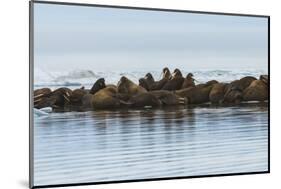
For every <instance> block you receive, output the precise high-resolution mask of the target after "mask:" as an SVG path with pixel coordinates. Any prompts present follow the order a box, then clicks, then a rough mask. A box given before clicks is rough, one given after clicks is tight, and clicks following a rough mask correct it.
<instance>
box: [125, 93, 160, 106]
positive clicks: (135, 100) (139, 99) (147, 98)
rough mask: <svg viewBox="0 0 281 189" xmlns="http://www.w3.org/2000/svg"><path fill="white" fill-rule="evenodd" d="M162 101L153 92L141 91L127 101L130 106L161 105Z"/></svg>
mask: <svg viewBox="0 0 281 189" xmlns="http://www.w3.org/2000/svg"><path fill="white" fill-rule="evenodd" d="M161 104H162V103H161V101H160V100H159V99H158V98H157V97H156V96H155V95H153V94H151V93H140V94H137V95H135V96H132V97H131V98H130V99H129V101H127V102H126V105H127V106H128V107H136V108H137V107H138V108H140V107H152V108H153V107H159V106H161Z"/></svg>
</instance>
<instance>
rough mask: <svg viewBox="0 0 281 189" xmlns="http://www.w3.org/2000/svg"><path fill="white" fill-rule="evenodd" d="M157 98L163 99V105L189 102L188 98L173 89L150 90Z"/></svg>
mask: <svg viewBox="0 0 281 189" xmlns="http://www.w3.org/2000/svg"><path fill="white" fill-rule="evenodd" d="M149 93H151V94H153V95H154V96H155V97H156V98H158V99H159V100H160V101H161V104H162V105H164V106H165V105H167V106H169V105H184V104H187V101H186V98H183V97H180V96H178V95H176V94H175V93H173V92H171V91H166V90H158V91H150V92H149Z"/></svg>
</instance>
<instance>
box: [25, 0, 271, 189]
mask: <svg viewBox="0 0 281 189" xmlns="http://www.w3.org/2000/svg"><path fill="white" fill-rule="evenodd" d="M34 4H49V5H50V4H52V5H66V6H84V7H100V8H115V9H130V10H145V11H163V12H178V13H193V14H210V15H224V16H241V17H257V18H267V25H268V35H267V40H268V43H267V46H268V48H267V49H268V51H267V55H268V76H269V80H268V86H269V87H268V109H269V111H268V156H267V157H268V168H267V171H257V172H241V173H226V174H209V175H196V176H180V177H163V178H150V179H132V180H117V181H102V182H85V183H69V184H51V185H37V186H35V185H34V130H33V126H34V122H33V84H34V80H33V79H34V78H33V76H34V69H33V68H34ZM268 173H270V16H269V15H258V14H240V13H226V12H209V11H195V10H182V9H164V8H149V7H133V6H120V5H103V4H89V3H71V2H58V1H41V0H30V1H29V188H31V189H33V188H53V187H69V186H85V185H98V184H116V183H131V182H145V181H161V180H175V179H191V178H209V177H224V176H239V175H257V174H268Z"/></svg>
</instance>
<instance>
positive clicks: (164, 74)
mask: <svg viewBox="0 0 281 189" xmlns="http://www.w3.org/2000/svg"><path fill="white" fill-rule="evenodd" d="M161 75H162V78H161V80H159V81H155V82H154V83H153V84H152V85H151V88H150V90H151V91H152V90H160V89H162V88H163V86H164V85H165V84H166V83H167V82H168V81H169V79H170V78H171V77H172V76H171V72H170V70H169V68H167V67H165V68H163V70H162V74H161Z"/></svg>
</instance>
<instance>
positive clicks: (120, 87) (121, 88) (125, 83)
mask: <svg viewBox="0 0 281 189" xmlns="http://www.w3.org/2000/svg"><path fill="white" fill-rule="evenodd" d="M117 92H118V93H125V94H128V95H130V96H133V95H137V94H140V93H146V92H147V90H146V89H145V88H143V87H141V86H139V85H136V84H135V83H134V82H132V81H131V80H129V79H128V78H126V77H125V76H122V77H121V79H120V81H119V82H118V84H117Z"/></svg>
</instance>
